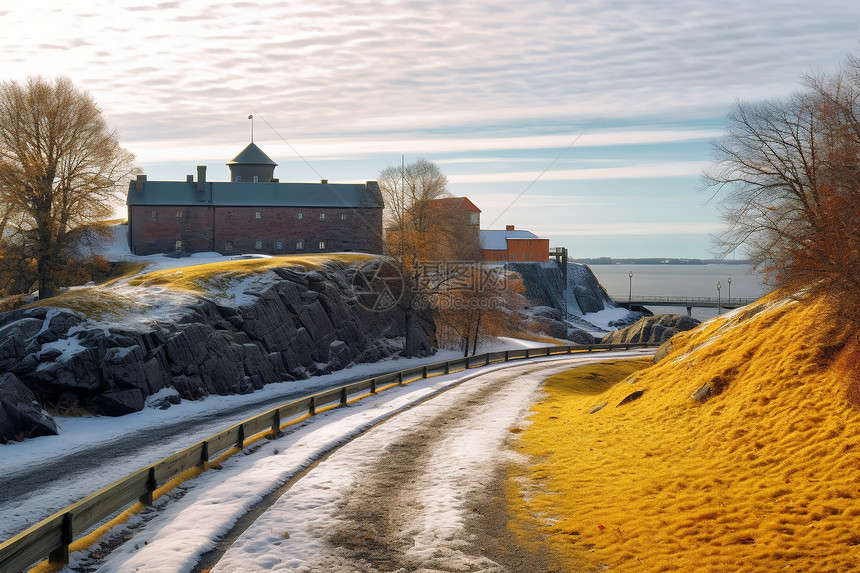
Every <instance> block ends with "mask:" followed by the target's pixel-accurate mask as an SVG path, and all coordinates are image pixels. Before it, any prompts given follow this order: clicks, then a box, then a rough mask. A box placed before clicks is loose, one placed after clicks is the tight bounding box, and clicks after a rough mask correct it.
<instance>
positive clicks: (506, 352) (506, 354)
mask: <svg viewBox="0 0 860 573" xmlns="http://www.w3.org/2000/svg"><path fill="white" fill-rule="evenodd" d="M510 359H511V358H510V356H509V355H508V351H507V350H505V362H507V361H508V360H510Z"/></svg>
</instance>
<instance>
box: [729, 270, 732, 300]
mask: <svg viewBox="0 0 860 573" xmlns="http://www.w3.org/2000/svg"><path fill="white" fill-rule="evenodd" d="M728 283H729V306H731V305H732V277H729V278H728Z"/></svg>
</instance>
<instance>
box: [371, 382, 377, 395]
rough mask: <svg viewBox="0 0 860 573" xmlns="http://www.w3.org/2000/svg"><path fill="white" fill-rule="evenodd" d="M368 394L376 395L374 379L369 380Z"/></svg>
mask: <svg viewBox="0 0 860 573" xmlns="http://www.w3.org/2000/svg"><path fill="white" fill-rule="evenodd" d="M370 393H371V394H376V378H371V379H370Z"/></svg>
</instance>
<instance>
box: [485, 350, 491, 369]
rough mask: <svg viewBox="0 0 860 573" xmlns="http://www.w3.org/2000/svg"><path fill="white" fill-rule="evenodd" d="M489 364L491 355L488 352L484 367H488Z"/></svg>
mask: <svg viewBox="0 0 860 573" xmlns="http://www.w3.org/2000/svg"><path fill="white" fill-rule="evenodd" d="M489 364H490V353H489V352H487V359H486V360H485V361H484V366H487V365H489Z"/></svg>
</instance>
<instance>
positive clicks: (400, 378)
mask: <svg viewBox="0 0 860 573" xmlns="http://www.w3.org/2000/svg"><path fill="white" fill-rule="evenodd" d="M397 385H398V386H401V385H403V370H401V371H400V372H398V373H397Z"/></svg>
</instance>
